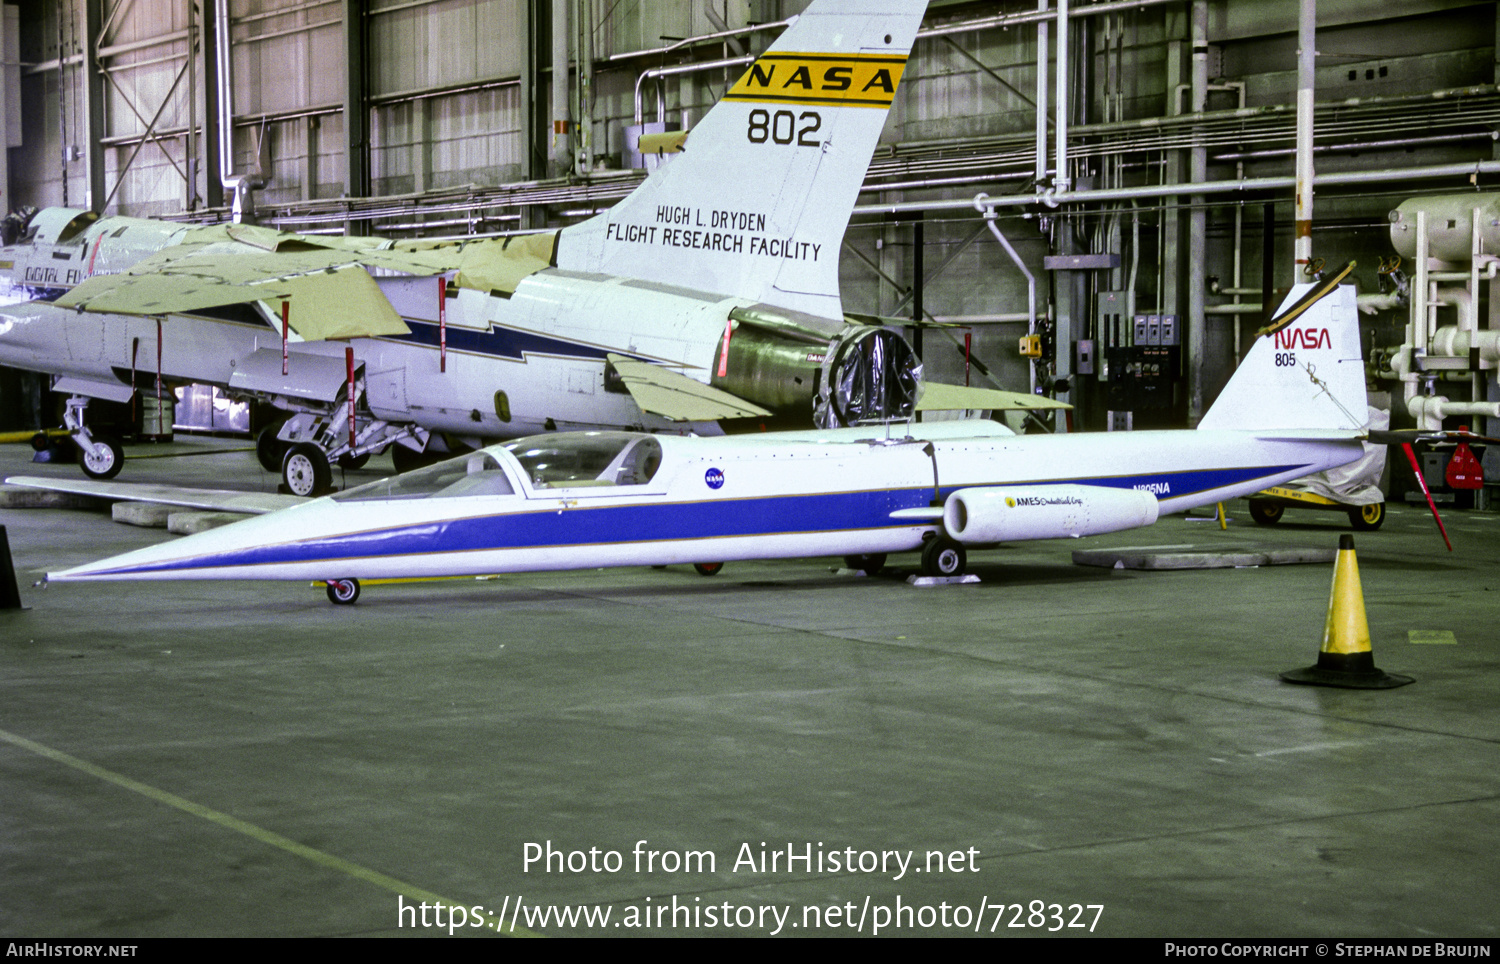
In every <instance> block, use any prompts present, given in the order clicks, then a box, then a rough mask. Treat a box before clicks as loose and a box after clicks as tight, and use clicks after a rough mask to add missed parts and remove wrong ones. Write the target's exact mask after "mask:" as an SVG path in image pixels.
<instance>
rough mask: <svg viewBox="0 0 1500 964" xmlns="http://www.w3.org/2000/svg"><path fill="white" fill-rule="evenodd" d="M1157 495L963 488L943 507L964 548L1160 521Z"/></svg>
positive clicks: (1075, 488) (1092, 489) (1095, 489)
mask: <svg viewBox="0 0 1500 964" xmlns="http://www.w3.org/2000/svg"><path fill="white" fill-rule="evenodd" d="M1156 514H1157V503H1156V496H1154V495H1152V494H1151V493H1150V492H1138V491H1135V490H1133V489H1111V488H1106V487H1104V486H1101V485H1033V486H1009V485H1006V486H984V487H982V488H972V489H959V490H958V491H957V492H954V493H953V494H952V495H950V496H948V501H947V502H946V503H944V505H943V527H944V528H945V529H946V530H947V532H948V535H949V536H951V537H953V538H954V539H956V540H958V541H959V542H962V543H968V544H971V545H972V544H978V543H990V542H1010V541H1021V540H1024V539H1060V538H1063V537H1064V536H1072V537H1073V538H1077V537H1079V536H1095V535H1100V534H1102V533H1105V532H1118V531H1120V530H1121V529H1135V528H1139V527H1140V526H1148V525H1151V524H1152V523H1154V522H1155V521H1156Z"/></svg>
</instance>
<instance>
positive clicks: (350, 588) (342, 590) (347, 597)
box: [328, 579, 359, 606]
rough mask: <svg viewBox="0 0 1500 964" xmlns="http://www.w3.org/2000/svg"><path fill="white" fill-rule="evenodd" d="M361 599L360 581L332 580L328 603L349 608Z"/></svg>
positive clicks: (329, 584) (329, 587)
mask: <svg viewBox="0 0 1500 964" xmlns="http://www.w3.org/2000/svg"><path fill="white" fill-rule="evenodd" d="M358 598H359V580H358V579H330V580H329V581H328V601H329V602H331V603H333V604H334V605H336V606H348V605H351V604H353V602H354V600H356V599H358Z"/></svg>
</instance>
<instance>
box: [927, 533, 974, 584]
mask: <svg viewBox="0 0 1500 964" xmlns="http://www.w3.org/2000/svg"><path fill="white" fill-rule="evenodd" d="M968 562H969V560H968V556H967V554H965V552H964V547H963V546H961V545H959V544H958V543H956V542H954V541H953V540H952V539H943V538H938V539H934V540H932V541H931V542H929V543H927V545H925V546H923V547H922V575H924V576H941V577H945V578H946V577H949V576H962V575H963V574H964V569H965V568H966V567H967V566H968Z"/></svg>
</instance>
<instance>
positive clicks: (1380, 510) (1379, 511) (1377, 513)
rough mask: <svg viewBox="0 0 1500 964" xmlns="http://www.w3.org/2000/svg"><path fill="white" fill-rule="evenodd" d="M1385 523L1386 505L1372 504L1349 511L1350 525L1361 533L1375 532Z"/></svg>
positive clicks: (1381, 503) (1382, 503) (1380, 503)
mask: <svg viewBox="0 0 1500 964" xmlns="http://www.w3.org/2000/svg"><path fill="white" fill-rule="evenodd" d="M1383 522H1385V503H1384V502H1372V503H1370V504H1369V505H1361V506H1355V507H1354V508H1352V509H1350V510H1349V524H1350V525H1351V526H1353V527H1354V528H1356V529H1358V530H1360V531H1361V532H1373V531H1375V530H1376V529H1379V528H1380V526H1381V524H1382V523H1383Z"/></svg>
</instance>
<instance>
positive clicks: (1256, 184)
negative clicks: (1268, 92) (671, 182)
mask: <svg viewBox="0 0 1500 964" xmlns="http://www.w3.org/2000/svg"><path fill="white" fill-rule="evenodd" d="M1479 174H1500V161H1469V162H1466V163H1463V164H1433V165H1428V166H1425V167H1409V168H1400V169H1391V170H1384V171H1348V172H1345V173H1342V174H1325V175H1324V176H1323V177H1322V178H1320V182H1321V183H1323V184H1325V185H1330V186H1344V185H1351V184H1380V183H1386V182H1389V181H1406V180H1416V179H1419V178H1435V177H1471V176H1474V175H1479ZM1294 186H1296V178H1293V177H1253V178H1240V179H1238V180H1233V181H1210V182H1208V183H1205V184H1158V185H1149V186H1145V187H1132V188H1102V189H1094V190H1087V191H1069V192H1068V193H1067V194H1066V195H1065V196H1055V197H1052V198H1051V200H1052V201H1055V202H1056V203H1055V204H1053V205H1052V206H1054V207H1056V206H1060V205H1061V204H1063V203H1068V204H1087V203H1092V202H1095V201H1124V200H1140V199H1144V198H1161V197H1181V196H1183V195H1185V194H1228V193H1235V192H1241V193H1244V192H1250V191H1257V192H1260V191H1280V190H1285V189H1287V188H1289V187H1294ZM973 203H974V202H973V201H972V200H967V199H966V200H952V201H903V202H899V203H896V204H862V205H860V206H858V207H856V208H855V209H854V213H855V214H907V213H911V212H915V211H962V210H966V209H968V208H970V207H972V206H973ZM984 203H985V205H986V206H989V207H1026V206H1028V205H1032V204H1047V203H1049V198H1048V196H1047V195H1045V194H1042V193H1036V194H1006V195H1001V196H999V197H990V198H986V199H985V202H984Z"/></svg>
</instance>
